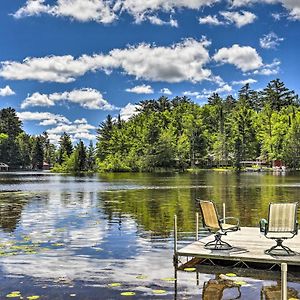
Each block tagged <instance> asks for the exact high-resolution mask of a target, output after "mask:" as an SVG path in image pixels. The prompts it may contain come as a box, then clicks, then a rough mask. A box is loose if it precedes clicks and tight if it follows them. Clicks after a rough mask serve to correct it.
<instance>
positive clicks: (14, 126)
mask: <svg viewBox="0 0 300 300" xmlns="http://www.w3.org/2000/svg"><path fill="white" fill-rule="evenodd" d="M22 132H23V130H22V122H21V121H20V120H19V118H18V116H17V114H16V111H15V110H14V109H13V108H11V107H9V108H3V109H1V110H0V133H1V134H4V135H5V136H6V138H5V139H2V143H1V144H0V162H4V163H7V164H8V165H9V166H10V167H12V168H17V167H19V166H20V164H21V155H20V150H19V147H18V144H17V142H16V137H17V136H18V135H19V134H20V133H22Z"/></svg>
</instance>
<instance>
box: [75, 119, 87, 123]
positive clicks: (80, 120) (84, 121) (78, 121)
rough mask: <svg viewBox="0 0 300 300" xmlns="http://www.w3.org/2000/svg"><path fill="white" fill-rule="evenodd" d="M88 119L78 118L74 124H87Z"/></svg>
mask: <svg viewBox="0 0 300 300" xmlns="http://www.w3.org/2000/svg"><path fill="white" fill-rule="evenodd" d="M87 123H88V122H87V120H86V119H85V118H82V119H77V120H75V121H74V124H87Z"/></svg>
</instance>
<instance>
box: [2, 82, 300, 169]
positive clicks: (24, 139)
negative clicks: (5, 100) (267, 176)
mask: <svg viewBox="0 0 300 300" xmlns="http://www.w3.org/2000/svg"><path fill="white" fill-rule="evenodd" d="M137 112H138V113H137V114H135V115H134V116H132V117H131V118H130V119H129V120H128V121H126V122H125V121H123V120H122V119H121V117H120V116H118V118H112V116H110V115H108V116H107V118H106V120H105V121H103V122H102V123H100V125H99V127H98V130H97V142H96V146H95V147H94V146H93V144H92V143H91V144H90V145H89V146H88V147H87V146H86V145H85V144H84V143H83V142H82V141H79V142H78V143H77V144H76V145H73V143H72V141H71V138H70V135H68V133H64V134H63V135H62V136H61V138H60V140H59V144H58V145H53V144H51V143H50V141H49V138H48V135H47V133H43V134H42V135H39V136H30V135H28V134H26V133H25V132H24V131H23V129H22V122H21V121H20V120H19V119H18V117H17V115H16V112H15V110H14V109H12V108H6V109H2V110H1V111H0V162H5V163H7V164H9V165H10V166H11V167H16V168H19V167H22V168H34V169H40V168H42V167H43V163H44V162H46V163H48V164H50V165H53V166H54V168H53V170H54V171H61V172H75V173H77V172H86V171H91V172H93V171H115V172H117V171H133V172H137V171H155V170H158V169H180V170H185V169H187V168H195V167H202V168H207V167H225V166H226V167H234V168H237V169H240V168H241V161H245V160H257V159H259V160H263V161H266V162H268V163H270V164H271V162H272V161H273V160H282V161H284V162H285V164H286V165H287V166H288V167H289V168H293V169H297V168H299V167H300V106H299V97H298V95H296V94H295V92H294V91H292V90H290V89H288V88H287V87H286V86H285V84H284V83H283V82H282V81H280V80H279V79H276V80H272V81H271V82H270V83H268V85H267V86H266V87H265V88H264V89H263V90H261V91H255V90H252V89H251V87H250V85H249V84H246V85H245V86H243V87H242V88H241V89H240V91H239V92H238V95H237V97H236V98H235V97H233V96H232V95H229V96H227V97H225V98H222V97H220V95H218V94H217V93H213V94H212V95H211V96H210V97H209V98H208V100H207V103H206V104H204V105H198V104H196V103H194V102H192V101H191V100H190V99H189V98H187V97H185V96H184V97H175V98H173V99H168V98H167V97H165V96H162V97H160V98H159V99H157V100H154V99H153V100H145V101H141V102H139V103H138V104H137Z"/></svg>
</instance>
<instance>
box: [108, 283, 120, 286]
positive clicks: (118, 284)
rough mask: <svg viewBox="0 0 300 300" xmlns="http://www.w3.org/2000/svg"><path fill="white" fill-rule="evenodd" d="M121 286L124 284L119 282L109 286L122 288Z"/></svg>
mask: <svg viewBox="0 0 300 300" xmlns="http://www.w3.org/2000/svg"><path fill="white" fill-rule="evenodd" d="M121 285H122V284H121V283H119V282H113V283H110V284H108V286H110V287H117V286H121Z"/></svg>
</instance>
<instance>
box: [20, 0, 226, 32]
mask: <svg viewBox="0 0 300 300" xmlns="http://www.w3.org/2000/svg"><path fill="white" fill-rule="evenodd" d="M220 1H221V0H147V1H144V0H57V1H56V2H55V4H52V5H49V4H46V0H27V2H26V4H25V5H24V6H23V7H21V8H20V9H19V10H18V11H17V12H15V13H14V17H15V18H22V17H28V16H34V15H41V14H48V15H51V16H55V17H68V18H71V19H73V20H77V21H80V22H89V21H94V22H98V23H105V24H108V23H112V22H114V21H115V20H117V19H118V17H119V15H120V14H121V13H122V12H124V11H126V12H127V13H129V14H130V15H132V16H133V18H134V19H135V22H142V21H145V20H149V21H150V22H151V23H152V24H156V25H171V26H175V27H177V26H178V24H177V21H175V20H173V19H172V18H171V19H170V21H169V22H166V21H163V20H161V19H159V18H158V17H157V13H158V12H165V13H174V12H175V10H176V9H180V8H188V9H200V8H201V7H204V6H210V5H212V4H215V3H218V2H220Z"/></svg>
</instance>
